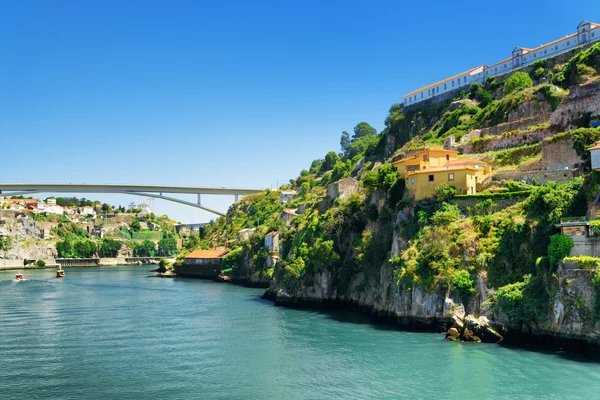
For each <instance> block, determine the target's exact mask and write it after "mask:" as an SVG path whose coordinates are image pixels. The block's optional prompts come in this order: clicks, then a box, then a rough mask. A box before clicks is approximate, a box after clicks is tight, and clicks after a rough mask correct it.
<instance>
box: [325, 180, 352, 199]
mask: <svg viewBox="0 0 600 400" xmlns="http://www.w3.org/2000/svg"><path fill="white" fill-rule="evenodd" d="M359 189H360V185H359V184H358V181H357V180H356V179H354V178H344V179H340V180H339V181H336V182H333V183H331V184H329V185H328V186H327V197H329V198H330V199H335V198H337V197H339V198H341V199H343V198H344V197H346V196H349V195H350V194H352V193H354V192H356V191H358V190H359Z"/></svg>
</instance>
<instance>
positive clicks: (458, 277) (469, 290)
mask: <svg viewBox="0 0 600 400" xmlns="http://www.w3.org/2000/svg"><path fill="white" fill-rule="evenodd" d="M474 286H475V281H474V280H473V278H471V275H470V274H469V272H467V271H465V270H464V269H461V270H458V271H456V272H455V273H454V278H453V279H452V288H453V289H454V290H456V292H457V293H458V295H459V296H460V297H461V299H462V300H463V302H466V300H467V299H468V298H469V296H471V295H472V294H473V293H475V287H474Z"/></svg>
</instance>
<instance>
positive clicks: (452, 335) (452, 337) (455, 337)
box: [446, 328, 460, 342]
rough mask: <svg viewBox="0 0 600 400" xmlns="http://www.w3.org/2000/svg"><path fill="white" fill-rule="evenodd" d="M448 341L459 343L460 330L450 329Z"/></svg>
mask: <svg viewBox="0 0 600 400" xmlns="http://www.w3.org/2000/svg"><path fill="white" fill-rule="evenodd" d="M446 340H452V341H453V342H456V341H459V340H460V333H459V332H458V329H456V328H450V329H448V332H446Z"/></svg>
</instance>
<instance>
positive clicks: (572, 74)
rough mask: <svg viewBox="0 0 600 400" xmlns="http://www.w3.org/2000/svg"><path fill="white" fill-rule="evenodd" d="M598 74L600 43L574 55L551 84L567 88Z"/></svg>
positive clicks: (599, 70) (599, 67) (599, 68)
mask: <svg viewBox="0 0 600 400" xmlns="http://www.w3.org/2000/svg"><path fill="white" fill-rule="evenodd" d="M599 72H600V43H596V44H595V45H593V46H591V47H590V48H588V49H586V50H584V51H581V52H579V53H577V54H575V55H574V56H573V57H571V59H570V60H569V61H568V62H567V63H566V64H565V65H564V66H563V67H562V69H561V70H560V71H559V72H558V73H557V74H555V75H554V77H553V78H552V83H554V84H555V85H558V86H561V87H563V88H565V89H566V88H568V87H569V86H572V85H576V84H579V83H583V82H585V81H586V80H587V79H588V78H590V77H591V76H593V75H596V74H598V73H599Z"/></svg>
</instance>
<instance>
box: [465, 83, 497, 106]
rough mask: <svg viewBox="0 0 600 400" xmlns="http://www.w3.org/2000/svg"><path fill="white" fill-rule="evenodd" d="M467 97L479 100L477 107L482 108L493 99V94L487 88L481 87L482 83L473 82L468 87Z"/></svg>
mask: <svg viewBox="0 0 600 400" xmlns="http://www.w3.org/2000/svg"><path fill="white" fill-rule="evenodd" d="M469 98H470V99H472V100H477V101H478V102H479V107H481V108H484V107H486V106H487V105H488V104H490V103H491V102H492V101H494V96H492V94H491V93H490V92H488V91H487V90H485V89H484V88H483V85H482V84H481V83H479V82H475V83H473V84H472V85H471V88H470V89H469Z"/></svg>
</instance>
